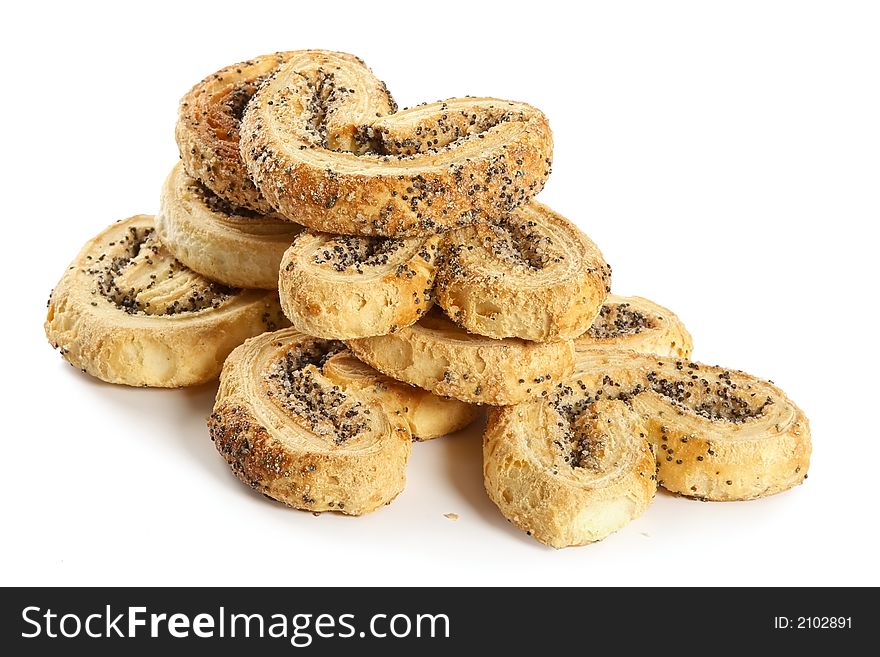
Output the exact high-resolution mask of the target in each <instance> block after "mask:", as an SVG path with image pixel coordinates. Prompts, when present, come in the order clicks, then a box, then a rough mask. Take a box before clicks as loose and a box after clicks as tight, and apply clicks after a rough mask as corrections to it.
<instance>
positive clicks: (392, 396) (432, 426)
mask: <svg viewBox="0 0 880 657" xmlns="http://www.w3.org/2000/svg"><path fill="white" fill-rule="evenodd" d="M323 371H324V375H325V376H326V377H327V378H328V379H330V380H331V381H333V382H334V383H336V384H337V385H339V386H341V387H342V388H346V389H351V388H353V389H356V390H362V391H364V392H365V393H367V394H371V395H375V396H377V397H379V399H380V400H381V401H382V405H383V406H384V407H385V408H386V409H389V410H394V411H395V412H396V413H400V414H401V415H402V416H403V418H404V419H405V420H406V422H407V424H408V425H409V430H410V433H412V436H413V438H414V439H415V440H430V439H432V438H439V437H440V436H445V435H447V434H450V433H453V432H455V431H458V430H459V429H463V428H464V427H466V426H467V425H469V424H470V423H471V422H473V421H474V420H475V419H476V417H477V415H479V414H480V411H479V407H478V406H475V405H474V404H467V403H465V402H463V401H459V400H457V399H450V398H448V397H438V396H437V395H434V394H432V393H430V392H428V391H427V390H423V389H422V388H417V387H415V386H411V385H409V384H408V383H402V382H400V381H397V380H395V379H392V378H391V377H390V376H385V375H384V374H382V373H381V372H378V371H377V370H375V369H373V368H372V367H370V366H369V365H367V364H366V363H364V362H361V361H360V360H358V359H357V358H355V357H354V356H352V355H351V353H350V352H348V351H340V352H338V353H336V354H334V355H333V356H331V357H330V358H328V359H327V361H326V362H325V363H324V369H323Z"/></svg>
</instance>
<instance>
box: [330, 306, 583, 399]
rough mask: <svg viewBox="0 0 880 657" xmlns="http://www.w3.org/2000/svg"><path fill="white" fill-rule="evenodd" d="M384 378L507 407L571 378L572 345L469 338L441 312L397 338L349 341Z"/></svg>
mask: <svg viewBox="0 0 880 657" xmlns="http://www.w3.org/2000/svg"><path fill="white" fill-rule="evenodd" d="M347 344H348V346H349V347H350V348H351V351H352V353H354V355H355V356H357V357H358V358H359V359H361V360H362V361H364V362H365V363H367V364H368V365H372V366H373V367H375V368H376V369H377V370H379V371H380V372H382V373H383V374H387V375H388V376H390V377H392V378H394V379H397V380H398V381H405V382H406V383H410V384H412V385H414V386H418V387H420V388H424V389H425V390H430V391H431V392H433V393H434V394H436V395H441V396H443V397H452V398H454V399H460V400H462V401H466V402H470V403H477V404H491V405H498V406H501V405H507V404H516V403H519V402H521V401H524V400H526V399H530V398H534V397H540V396H541V395H545V394H547V392H548V391H549V390H550V389H552V388H553V385H554V384H555V382H557V381H559V380H560V379H561V378H562V377H564V376H566V375H567V374H569V373H570V372H571V369H572V367H573V362H574V345H573V343H572V342H571V341H562V342H529V341H526V340H521V339H519V338H507V339H504V340H495V339H493V338H487V337H483V336H480V335H474V334H472V333H468V332H467V331H465V330H464V329H463V328H461V327H460V326H458V325H457V324H455V323H454V322H452V321H451V320H450V319H449V318H448V317H447V316H446V315H444V314H443V313H442V312H441V311H440V310H439V309H438V308H437V307H436V306H435V307H434V308H432V309H431V310H430V311H429V312H428V313H427V314H426V315H425V316H424V317H422V318H421V319H420V320H419V321H418V322H416V323H415V324H413V325H412V326H408V327H406V328H402V329H400V330H399V331H397V332H396V333H392V334H389V335H381V336H375V337H372V338H361V339H358V340H348V341H347Z"/></svg>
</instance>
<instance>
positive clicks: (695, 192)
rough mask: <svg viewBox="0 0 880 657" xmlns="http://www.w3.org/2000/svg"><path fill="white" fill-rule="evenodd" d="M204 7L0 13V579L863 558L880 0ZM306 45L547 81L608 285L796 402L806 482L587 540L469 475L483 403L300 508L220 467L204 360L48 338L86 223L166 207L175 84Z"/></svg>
mask: <svg viewBox="0 0 880 657" xmlns="http://www.w3.org/2000/svg"><path fill="white" fill-rule="evenodd" d="M190 4H195V3H182V2H175V3H173V5H175V6H177V7H182V6H184V5H185V6H186V8H185V9H179V8H178V9H175V10H171V9H166V8H157V5H154V3H148V4H145V5H139V6H137V7H136V8H132V7H133V6H132V7H129V6H127V5H126V6H123V5H108V7H110V8H108V9H96V8H88V7H83V6H82V4H81V3H66V4H63V5H62V4H61V3H59V4H58V5H56V6H37V4H36V3H20V4H18V5H16V6H13V7H7V9H5V10H4V11H5V15H4V27H5V28H6V29H5V30H4V33H5V34H4V38H3V40H2V42H0V48H2V53H3V59H4V61H5V62H6V68H5V69H4V75H5V78H6V83H5V85H4V88H3V92H2V93H3V102H2V109H0V112H2V114H3V121H2V125H3V126H4V157H3V159H2V162H0V166H2V169H3V170H2V174H3V176H2V180H3V199H4V207H3V225H2V229H3V233H2V234H3V243H4V252H3V258H2V267H3V281H4V284H5V286H6V287H5V291H4V300H5V305H4V308H5V311H4V321H3V323H2V329H0V330H2V336H3V345H4V360H3V363H4V368H3V369H4V376H3V379H2V381H3V384H2V385H3V388H4V395H3V408H4V423H3V437H2V440H3V442H4V448H3V451H2V464H3V475H2V477H0V486H2V491H0V499H2V505H3V506H2V509H3V512H2V513H3V535H4V539H3V541H2V542H0V583H2V584H126V585H129V584H292V585H303V584H317V585H325V584H326V585H331V584H409V585H419V584H551V585H556V584H763V583H766V584H859V583H864V584H874V585H877V584H880V577H878V565H877V563H878V561H877V559H876V550H877V517H878V513H877V503H878V499H877V498H878V495H877V490H878V487H877V484H876V481H875V478H876V467H875V462H876V461H877V458H878V454H877V450H878V449H880V444H878V438H880V436H878V429H877V423H876V420H874V418H875V417H876V407H877V404H878V401H877V395H878V393H877V389H876V382H877V365H878V363H877V355H876V344H877V332H878V328H877V324H876V305H866V303H872V301H873V300H876V297H877V291H876V285H877V282H878V277H877V273H876V269H875V265H876V259H877V256H876V250H877V246H876V232H877V231H876V224H877V221H878V219H880V212H878V211H880V194H878V180H880V118H878V117H880V85H878V68H880V46H878V44H880V40H878V38H877V35H878V31H880V20H878V11H877V5H876V4H874V5H872V3H868V2H865V3H855V2H826V3H816V2H786V3H783V2H767V1H762V2H739V3H704V2H692V3H654V2H646V3H632V2H622V3H597V4H592V3H585V4H584V5H583V10H582V11H581V12H580V13H575V11H574V10H573V9H570V8H563V7H573V6H574V5H575V4H581V3H571V2H565V3H559V5H558V8H556V7H557V5H556V4H555V3H550V2H542V3H528V4H527V5H525V6H523V7H521V8H516V7H514V5H513V4H511V3H503V4H502V5H499V6H498V7H495V8H484V3H478V2H473V1H471V2H467V3H461V4H457V3H452V2H443V3H418V2H412V1H410V2H406V3H401V5H400V7H399V8H397V9H394V8H391V7H382V6H381V3H378V2H355V3H351V4H350V5H349V4H347V3H340V2H327V3H318V4H310V5H303V4H302V3H285V2H279V3H276V4H274V5H268V4H267V5H264V4H262V3H259V2H236V3H221V2H216V1H215V2H211V3H209V4H207V6H206V7H202V8H201V9H198V8H190ZM294 5H296V7H294ZM600 5H601V6H600ZM722 5H723V7H722ZM303 47H322V48H331V49H341V50H347V51H351V52H354V53H356V54H358V55H360V56H361V57H363V58H364V59H365V60H366V61H367V63H368V64H369V65H370V66H371V67H372V68H373V70H374V71H375V72H376V73H377V74H378V75H379V76H380V77H382V78H383V79H385V80H386V81H387V83H388V85H389V87H390V89H391V90H392V92H393V93H394V94H395V96H396V97H397V99H398V101H399V102H400V103H401V105H411V104H414V103H417V102H420V101H423V100H435V99H438V98H445V97H450V96H455V95H465V94H478V95H496V96H501V97H510V98H513V99H518V100H525V101H528V102H531V103H533V104H535V105H537V106H539V107H540V108H542V109H543V110H544V111H545V112H546V114H547V115H548V117H549V119H550V122H551V124H552V126H553V129H554V134H555V139H556V151H555V162H554V167H553V168H554V173H553V176H552V177H551V179H550V182H549V184H548V185H547V188H546V190H545V191H544V192H543V194H542V195H541V197H540V198H541V200H542V201H544V202H545V203H548V204H549V205H551V206H552V207H554V208H555V209H557V210H559V211H560V212H562V213H563V214H566V215H567V216H569V217H571V218H572V219H573V220H574V221H576V222H577V223H578V224H579V225H580V226H581V227H582V228H583V229H584V230H585V231H587V232H588V233H589V234H590V235H591V236H592V238H593V239H595V240H596V242H597V243H598V244H599V245H600V247H601V248H602V249H603V251H604V253H605V256H606V258H607V259H608V261H609V262H610V263H612V265H613V266H614V288H615V290H616V291H617V292H619V293H622V294H640V295H644V296H647V297H650V298H652V299H655V300H656V301H658V302H660V303H662V304H665V305H668V306H669V307H671V308H672V309H674V310H675V311H677V312H678V313H679V314H680V316H681V317H682V318H683V319H684V321H685V322H686V324H687V326H688V327H689V328H690V330H691V332H692V333H693V335H694V338H695V342H696V357H697V358H699V359H701V360H704V361H707V362H713V363H721V364H724V365H726V366H731V367H736V368H740V369H745V370H747V371H750V372H753V373H755V374H758V375H761V376H765V377H769V378H772V379H774V380H775V381H776V382H777V383H778V384H779V385H781V386H782V387H783V388H784V389H785V390H786V391H787V392H788V393H789V394H790V395H791V397H792V398H793V399H795V400H796V401H797V402H798V403H799V404H800V405H801V406H802V407H803V408H804V409H805V410H806V412H807V414H808V415H809V417H810V419H811V421H812V430H813V442H814V456H813V464H812V467H811V470H810V478H809V480H808V482H807V483H806V485H804V486H801V487H798V488H797V489H795V490H793V491H791V492H788V493H786V494H783V495H780V496H777V497H774V498H771V499H766V500H763V501H758V502H750V503H736V504H703V503H700V502H692V501H688V500H684V499H676V498H673V497H671V496H668V495H665V494H659V495H658V497H657V500H656V501H655V503H654V505H653V506H652V508H651V509H650V510H649V511H648V512H647V513H646V514H645V515H644V516H643V517H642V518H640V519H639V520H637V521H636V522H633V523H632V524H631V525H629V526H627V527H626V528H625V529H623V530H622V531H620V532H619V533H618V534H616V535H614V536H611V537H610V538H608V539H607V540H605V541H604V542H602V543H600V544H596V545H593V546H589V547H585V548H573V549H567V550H563V551H553V550H550V549H547V548H544V547H542V546H540V545H539V544H537V543H536V542H534V541H532V539H530V538H528V537H526V536H525V535H524V534H521V533H520V532H519V531H517V530H516V529H514V528H513V527H512V526H510V525H509V524H508V523H507V522H506V521H505V520H504V519H503V518H502V517H501V515H500V514H499V513H498V512H497V510H496V509H495V508H494V506H493V505H492V504H491V503H490V502H489V501H488V499H487V498H486V497H485V494H484V493H483V491H482V482H481V466H480V446H479V440H480V438H479V435H478V432H477V431H476V430H474V431H471V432H469V433H467V434H466V435H459V436H456V437H454V438H451V439H448V440H437V441H434V442H432V443H429V444H420V445H416V446H415V448H414V450H413V457H412V461H411V465H410V468H409V484H408V486H407V488H406V490H405V491H404V493H403V494H402V495H401V496H400V497H399V498H398V499H397V501H395V502H394V503H393V504H392V505H391V506H388V507H386V508H384V509H382V510H381V511H379V512H377V513H375V514H373V515H371V516H369V517H365V518H361V519H355V518H345V517H337V516H334V515H332V514H324V515H323V516H321V517H313V516H312V515H311V514H309V513H300V512H296V511H292V510H288V509H285V508H283V507H281V506H280V505H277V504H274V503H272V502H270V501H268V500H266V499H264V498H262V497H260V496H258V495H255V494H252V493H251V492H249V491H248V490H247V489H246V488H245V487H244V486H242V485H241V484H239V483H238V482H237V480H235V479H234V478H233V477H232V475H231V474H230V473H229V471H228V469H227V467H226V465H225V464H224V463H223V461H222V459H221V458H220V457H219V456H218V455H217V454H216V453H215V451H214V447H213V445H212V443H211V441H210V440H209V439H208V434H207V430H206V428H205V423H204V418H205V416H206V415H207V414H208V413H209V410H210V407H211V403H212V399H213V394H214V389H213V387H211V386H208V387H204V388H201V389H195V390H182V391H156V390H136V389H126V388H120V387H114V386H110V385H105V384H102V383H100V382H98V381H95V380H92V379H90V378H89V377H88V376H85V375H82V374H80V373H79V372H78V371H75V370H74V369H73V368H71V367H69V366H67V365H66V364H64V363H63V362H62V361H61V358H60V357H59V356H58V354H57V353H54V352H53V351H52V350H51V349H50V348H49V346H48V344H47V343H46V341H45V338H44V337H43V332H42V326H41V324H42V321H43V315H44V311H45V300H46V297H47V295H48V293H49V290H50V289H51V288H52V286H53V285H54V283H55V281H56V280H57V278H58V277H59V276H60V274H61V273H62V271H63V270H64V267H65V266H66V265H67V263H68V262H69V261H70V259H71V258H73V256H74V255H75V253H76V252H77V250H78V249H79V248H80V245H81V244H82V243H83V242H84V241H85V240H87V239H88V238H89V237H91V236H92V235H93V234H95V233H97V232H98V231H99V230H101V229H102V228H103V227H104V226H105V225H107V224H109V223H111V222H112V221H114V220H116V219H119V218H122V217H126V216H129V215H131V214H135V213H138V212H153V211H155V210H156V209H157V205H158V198H157V197H158V191H159V187H160V184H161V182H162V179H163V178H164V176H165V174H166V173H167V172H168V170H169V169H170V167H171V166H172V165H173V164H174V162H175V161H176V159H177V150H176V146H175V144H174V138H173V127H174V121H175V116H176V109H177V101H178V98H179V97H180V96H181V95H182V94H183V93H184V92H185V91H186V90H187V89H188V88H189V87H190V85H192V84H193V83H195V82H196V81H198V80H199V79H201V78H202V77H203V76H204V75H206V74H208V73H210V72H212V71H214V70H215V69H217V68H219V67H221V66H223V65H226V64H230V63H233V62H236V61H239V60H241V59H245V58H247V57H249V56H253V55H256V54H260V53H264V52H268V51H273V50H281V49H294V48H303ZM450 512H451V513H457V514H459V516H460V519H459V520H458V521H451V520H449V519H447V518H445V517H444V514H445V513H450Z"/></svg>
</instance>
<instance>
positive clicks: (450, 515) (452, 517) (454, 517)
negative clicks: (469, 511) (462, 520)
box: [443, 513, 458, 520]
mask: <svg viewBox="0 0 880 657" xmlns="http://www.w3.org/2000/svg"><path fill="white" fill-rule="evenodd" d="M443 516H444V517H445V518H449V519H450V520H458V514H457V513H444V514H443Z"/></svg>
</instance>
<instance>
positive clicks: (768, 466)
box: [549, 347, 811, 500]
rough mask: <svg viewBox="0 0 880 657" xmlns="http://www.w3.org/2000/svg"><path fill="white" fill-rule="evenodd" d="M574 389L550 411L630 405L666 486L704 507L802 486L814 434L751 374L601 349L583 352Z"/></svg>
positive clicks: (560, 393) (779, 394)
mask: <svg viewBox="0 0 880 657" xmlns="http://www.w3.org/2000/svg"><path fill="white" fill-rule="evenodd" d="M574 377H575V378H574V379H573V380H574V384H569V385H568V386H567V387H563V388H561V389H559V390H557V391H556V393H555V396H553V397H551V399H550V402H549V403H551V404H552V403H556V404H568V405H574V406H575V407H577V408H580V407H584V406H586V405H588V404H589V403H591V402H592V401H596V400H599V399H609V398H613V399H623V400H626V401H627V402H628V403H629V404H631V406H632V408H633V409H634V410H636V411H637V412H638V413H639V414H640V415H641V416H642V417H643V418H644V420H645V427H646V429H647V432H646V436H647V438H648V440H649V441H650V442H651V443H652V444H653V445H654V447H655V449H656V451H657V464H658V468H659V477H660V482H659V484H660V485H661V486H662V487H663V488H665V489H667V490H669V491H672V492H674V493H679V494H681V495H686V496H688V497H697V498H700V499H706V500H749V499H754V498H758V497H764V496H766V495H772V494H774V493H779V492H781V491H784V490H786V489H788V488H791V487H792V486H794V485H796V484H799V483H801V482H802V481H803V479H804V477H805V476H806V474H807V468H808V467H809V464H810V451H811V447H810V426H809V422H808V421H807V418H806V416H804V413H803V411H801V410H800V409H799V408H798V407H797V406H796V405H795V404H794V402H792V401H791V400H790V399H789V398H788V397H786V395H785V393H784V392H783V391H782V390H780V389H779V388H777V387H776V386H775V385H773V384H772V383H770V382H767V381H763V380H761V379H758V378H757V377H754V376H752V375H750V374H746V373H744V372H738V371H734V370H728V369H724V368H721V367H715V366H711V365H704V364H701V363H692V362H689V361H686V360H679V359H668V358H662V357H657V356H653V355H644V354H635V353H632V352H626V351H619V350H610V349H602V348H584V347H581V348H579V349H578V353H577V365H576V373H575V375H574Z"/></svg>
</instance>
